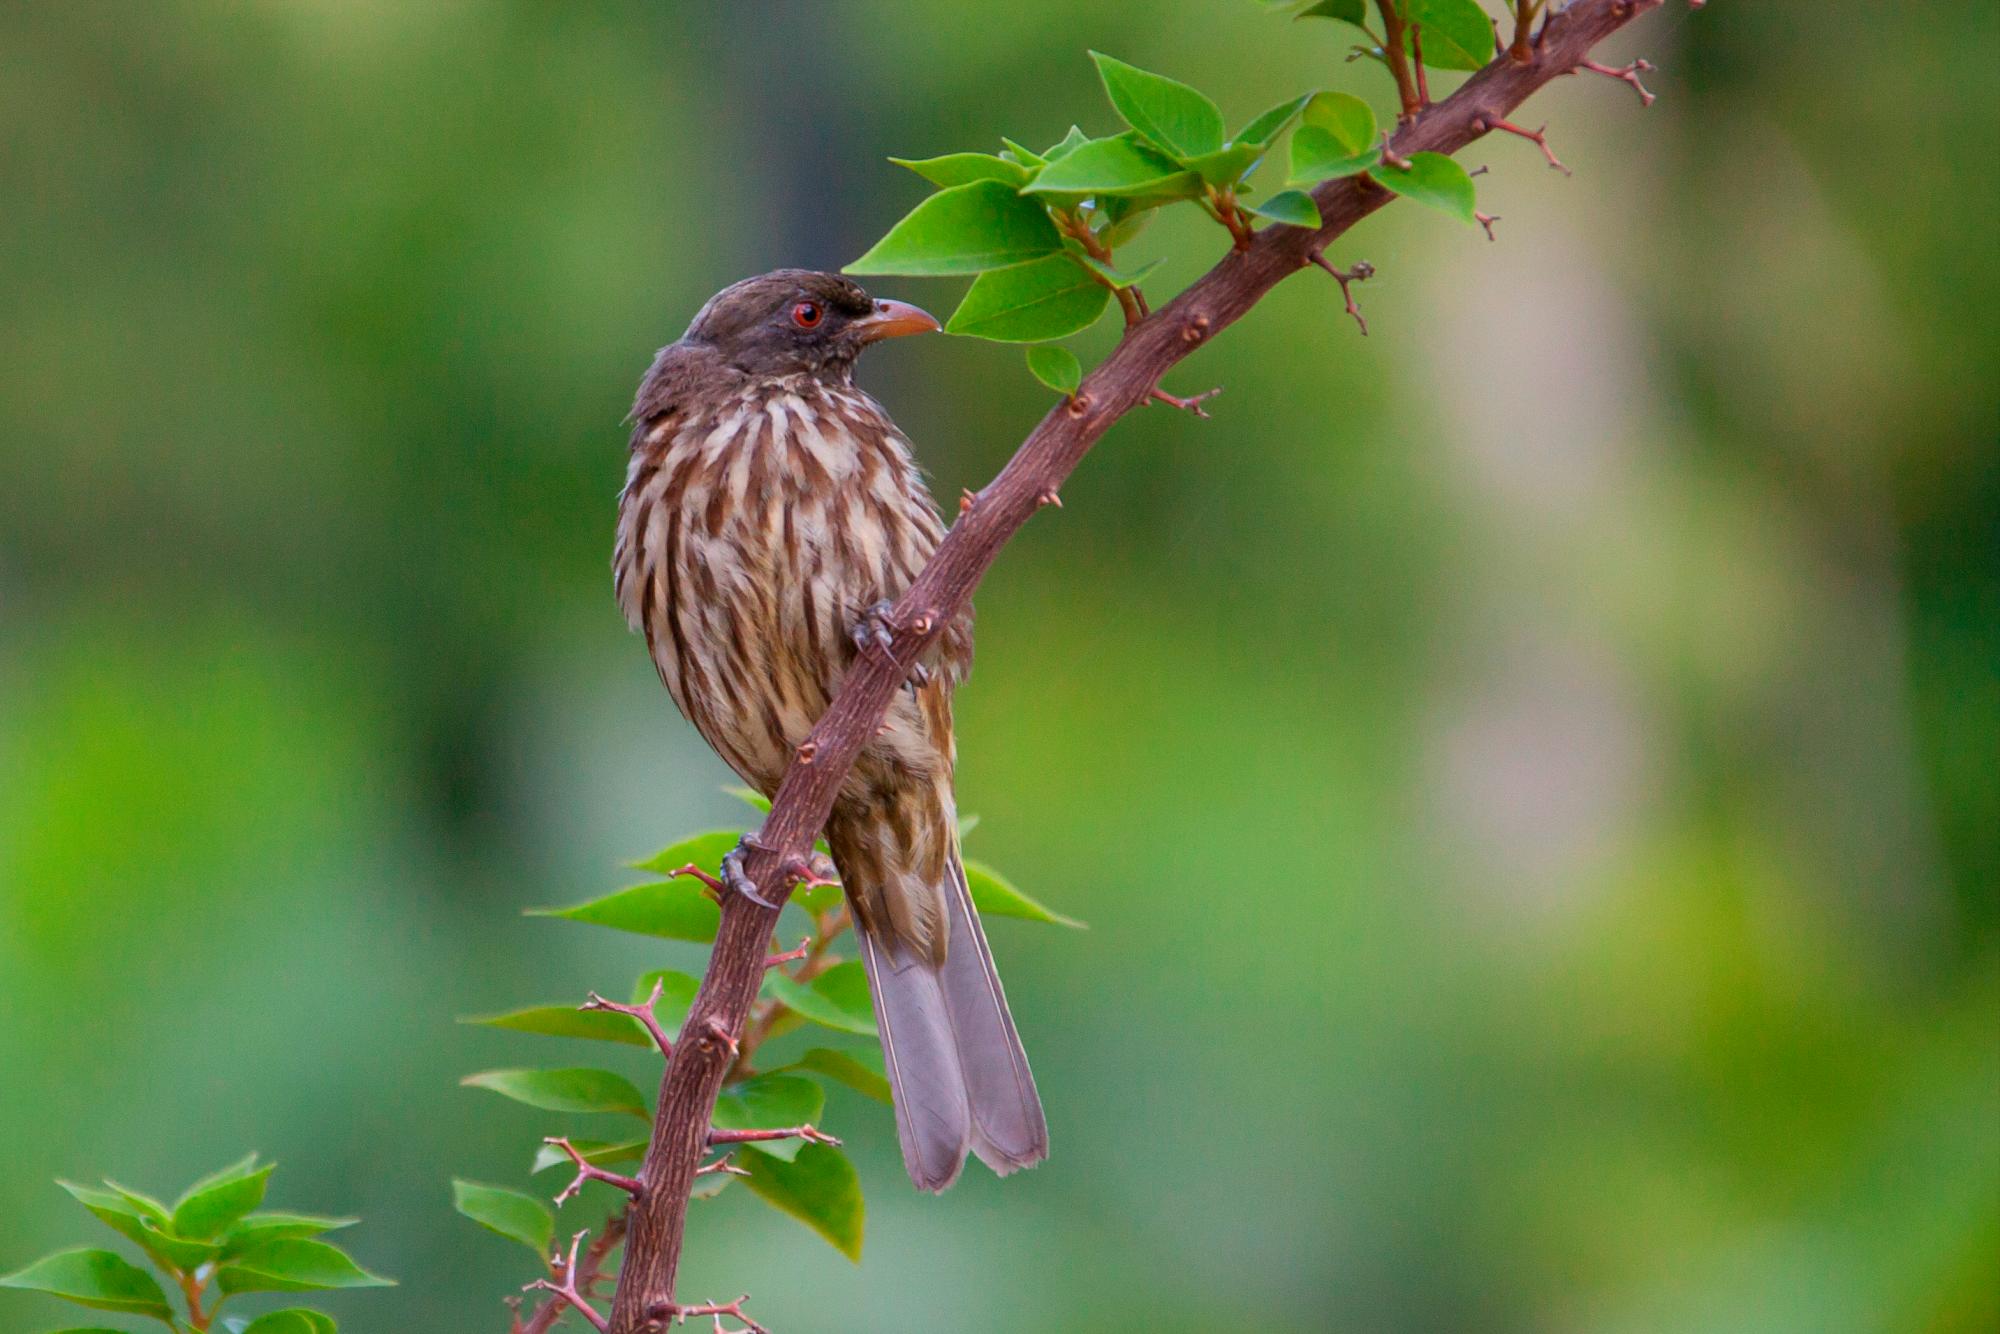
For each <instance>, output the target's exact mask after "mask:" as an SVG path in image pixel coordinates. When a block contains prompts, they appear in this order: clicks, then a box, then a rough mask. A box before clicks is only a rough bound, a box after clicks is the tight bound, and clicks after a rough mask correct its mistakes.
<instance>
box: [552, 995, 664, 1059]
mask: <svg viewBox="0 0 2000 1334" xmlns="http://www.w3.org/2000/svg"><path fill="white" fill-rule="evenodd" d="M662 990H663V987H662V984H661V982H660V980H659V979H658V978H655V979H653V994H652V995H650V996H648V997H646V1001H645V1003H644V1004H643V1005H620V1004H619V1003H618V1002H617V1001H612V1000H606V999H605V998H604V997H602V996H600V995H598V994H597V993H596V992H594V991H593V992H591V993H590V999H589V1000H587V1001H585V1002H584V1003H583V1004H581V1005H579V1006H577V1007H576V1008H577V1009H579V1010H609V1011H610V1012H611V1013H613V1014H624V1015H630V1016H631V1017H632V1018H634V1019H637V1020H638V1021H639V1022H640V1024H642V1025H643V1026H644V1027H645V1029H646V1032H648V1033H649V1034H651V1035H652V1038H653V1045H654V1046H655V1047H658V1048H659V1049H660V1055H662V1056H672V1055H673V1054H674V1041H673V1039H672V1038H670V1037H668V1036H667V1033H666V1030H665V1029H663V1028H661V1027H660V1021H659V1019H658V1018H657V1017H656V1016H655V1015H654V1014H653V1007H654V1006H655V1005H658V1004H659V1003H660V994H661V992H662Z"/></svg>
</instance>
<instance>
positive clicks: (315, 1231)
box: [222, 1213, 361, 1257]
mask: <svg viewBox="0 0 2000 1334" xmlns="http://www.w3.org/2000/svg"><path fill="white" fill-rule="evenodd" d="M360 1221H361V1220H360V1219H358V1218H326V1217H322V1216H321V1215H318V1214H291V1213H257V1214H249V1215H247V1216H246V1217H244V1218H243V1219H241V1220H239V1221H238V1222H237V1224H236V1225H235V1226H234V1227H232V1228H230V1229H229V1231H228V1232H226V1233H224V1234H223V1237H222V1254H223V1255H224V1257H232V1256H237V1255H241V1254H243V1253H244V1252H245V1251H248V1250H254V1249H255V1248H256V1247H258V1246H262V1245H263V1244H264V1243H265V1242H267V1241H276V1240H277V1239H278V1238H280V1237H317V1236H319V1235H320V1234H322V1233H325V1232H338V1231H339V1230H340V1229H341V1228H344V1227H353V1226H354V1225H355V1224H356V1223H358V1222H360Z"/></svg>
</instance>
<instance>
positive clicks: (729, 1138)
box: [708, 1126, 840, 1148]
mask: <svg viewBox="0 0 2000 1334" xmlns="http://www.w3.org/2000/svg"><path fill="white" fill-rule="evenodd" d="M774 1139H802V1140H804V1141H805V1142H806V1143H808V1144H830V1145H833V1146H834V1147H835V1148H838V1147H839V1146H840V1141H839V1140H837V1139H835V1138H834V1137H833V1136H831V1135H829V1134H827V1133H826V1132H824V1131H822V1130H820V1129H818V1128H817V1127H814V1126H787V1127H786V1128H785V1129H783V1130H713V1129H712V1130H710V1131H709V1132H708V1142H709V1143H710V1144H763V1143H766V1142H768V1141H770V1140H774Z"/></svg>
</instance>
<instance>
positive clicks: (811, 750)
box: [798, 741, 819, 764]
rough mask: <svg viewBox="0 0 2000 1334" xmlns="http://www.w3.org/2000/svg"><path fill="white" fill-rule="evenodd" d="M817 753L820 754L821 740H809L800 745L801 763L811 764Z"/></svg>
mask: <svg viewBox="0 0 2000 1334" xmlns="http://www.w3.org/2000/svg"><path fill="white" fill-rule="evenodd" d="M817 754H819V742H817V741H808V742H806V743H805V744H804V745H802V746H800V747H799V749H798V757H799V763H800V764H811V763H812V762H813V756H815V755H817Z"/></svg>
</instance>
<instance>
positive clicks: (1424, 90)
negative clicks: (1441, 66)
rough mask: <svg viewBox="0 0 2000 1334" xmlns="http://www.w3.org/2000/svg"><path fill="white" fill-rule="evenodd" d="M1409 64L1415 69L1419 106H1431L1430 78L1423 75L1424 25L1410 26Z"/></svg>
mask: <svg viewBox="0 0 2000 1334" xmlns="http://www.w3.org/2000/svg"><path fill="white" fill-rule="evenodd" d="M1410 63H1411V64H1412V65H1414V66H1416V68H1417V102H1418V104H1419V105H1420V106H1429V105H1430V104H1431V83H1430V78H1429V77H1428V76H1427V75H1426V74H1425V73H1424V25H1423V24H1421V23H1412V24H1411V25H1410Z"/></svg>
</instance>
